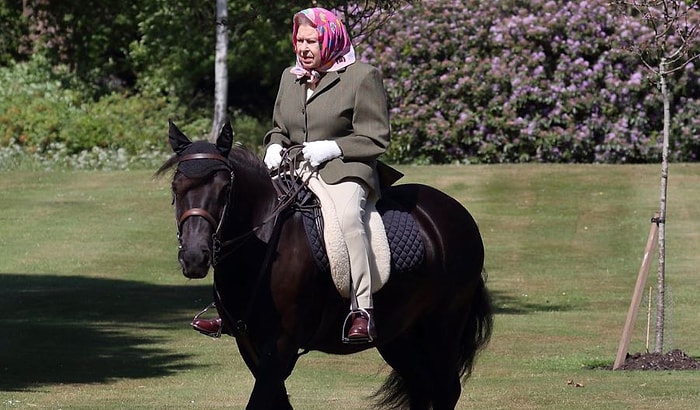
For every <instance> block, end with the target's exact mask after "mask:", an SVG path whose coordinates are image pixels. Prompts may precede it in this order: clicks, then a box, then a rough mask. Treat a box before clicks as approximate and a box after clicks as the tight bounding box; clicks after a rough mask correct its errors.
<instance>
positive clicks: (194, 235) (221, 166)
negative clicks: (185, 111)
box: [158, 122, 233, 279]
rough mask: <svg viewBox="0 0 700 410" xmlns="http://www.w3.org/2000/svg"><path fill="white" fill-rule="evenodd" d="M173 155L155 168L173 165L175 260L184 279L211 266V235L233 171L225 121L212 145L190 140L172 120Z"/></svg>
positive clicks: (202, 273)
mask: <svg viewBox="0 0 700 410" xmlns="http://www.w3.org/2000/svg"><path fill="white" fill-rule="evenodd" d="M168 138H169V141H170V146H171V147H172V148H173V151H175V156H173V157H172V158H171V159H170V160H168V161H167V162H166V163H165V164H164V165H163V166H162V167H161V168H160V170H159V171H158V172H159V173H162V172H164V171H165V170H166V169H168V168H171V167H175V166H176V171H175V174H174V176H173V181H172V191H173V205H174V206H175V220H176V222H177V230H178V242H179V251H178V260H179V262H180V266H182V273H183V275H185V276H186V277H188V278H192V279H196V278H203V277H205V276H206V275H207V272H208V271H209V267H210V266H211V265H212V258H213V255H214V249H213V247H214V244H213V237H214V235H215V233H216V232H217V230H218V228H219V226H220V224H221V220H222V218H223V217H224V213H225V212H226V206H227V204H228V197H229V190H230V189H231V184H232V180H233V170H232V168H231V164H230V162H229V160H228V154H229V152H230V150H231V144H232V141H233V132H232V130H231V125H230V124H229V123H226V125H224V127H223V128H222V130H221V133H220V134H219V137H218V139H217V141H216V144H212V143H210V142H207V141H195V142H192V141H190V139H189V138H187V136H186V135H185V134H183V133H182V132H181V131H180V130H179V129H178V128H177V127H176V126H175V124H173V123H172V122H170V129H169V133H168Z"/></svg>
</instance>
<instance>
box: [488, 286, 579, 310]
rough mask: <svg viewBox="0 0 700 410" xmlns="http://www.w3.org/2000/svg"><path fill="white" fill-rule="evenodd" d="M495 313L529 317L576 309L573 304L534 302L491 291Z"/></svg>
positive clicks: (546, 301)
mask: <svg viewBox="0 0 700 410" xmlns="http://www.w3.org/2000/svg"><path fill="white" fill-rule="evenodd" d="M491 300H492V301H493V311H494V313H496V314H500V315H527V314H530V313H536V312H566V311H569V310H573V309H575V308H576V306H575V305H573V304H571V303H565V304H562V303H554V302H550V301H548V300H545V301H544V302H539V303H538V302H534V301H532V300H528V299H526V298H523V297H518V296H513V295H510V294H507V293H505V292H499V291H491Z"/></svg>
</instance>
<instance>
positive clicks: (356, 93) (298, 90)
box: [264, 61, 390, 196]
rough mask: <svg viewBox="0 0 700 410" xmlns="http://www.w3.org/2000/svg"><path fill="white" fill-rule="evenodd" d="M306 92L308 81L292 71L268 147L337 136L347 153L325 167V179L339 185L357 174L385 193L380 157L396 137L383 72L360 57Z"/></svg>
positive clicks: (279, 99)
mask: <svg viewBox="0 0 700 410" xmlns="http://www.w3.org/2000/svg"><path fill="white" fill-rule="evenodd" d="M306 91H307V87H306V84H305V83H303V82H300V81H299V80H297V78H296V76H295V75H294V74H291V73H290V72H289V68H288V69H286V70H285V71H284V73H283V74H282V79H281V80H280V87H279V91H278V93H277V100H276V101H275V106H274V111H273V116H272V122H273V128H272V129H271V130H270V131H269V132H268V133H267V134H266V135H265V139H264V143H265V148H266V149H267V147H268V146H269V145H270V144H280V145H282V146H283V147H285V148H288V147H290V146H292V145H300V144H302V143H303V142H305V141H320V140H334V141H335V142H336V143H337V144H338V146H339V147H340V150H341V151H342V152H343V154H342V156H341V157H340V158H335V159H333V160H330V161H328V162H326V163H325V164H322V165H321V166H320V168H319V172H320V175H321V177H322V178H323V180H324V181H326V183H328V184H334V183H338V182H340V181H342V180H344V179H348V178H357V179H360V180H361V181H364V183H365V184H366V185H367V187H369V188H370V189H371V190H373V191H374V193H375V194H376V195H377V196H379V180H378V175H377V157H379V156H380V155H381V154H382V153H384V151H386V149H387V147H388V146H389V140H390V127H389V110H388V107H387V100H386V92H385V91H384V85H383V83H382V76H381V74H380V73H379V70H377V69H376V68H375V67H373V66H371V65H368V64H365V63H361V62H359V61H358V62H355V63H353V64H351V65H349V66H347V67H345V68H344V69H341V70H339V71H336V72H328V73H326V74H325V75H324V76H323V78H321V80H320V81H319V83H318V85H317V86H316V90H315V91H314V93H313V94H312V95H311V97H310V98H309V99H308V100H307V99H306Z"/></svg>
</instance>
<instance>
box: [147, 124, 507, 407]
mask: <svg viewBox="0 0 700 410" xmlns="http://www.w3.org/2000/svg"><path fill="white" fill-rule="evenodd" d="M232 138H233V136H232V131H231V127H230V125H229V124H226V125H225V126H224V128H223V129H222V131H221V133H220V135H219V136H218V139H217V142H216V144H212V143H208V142H205V141H197V142H191V141H190V140H189V139H188V138H187V137H186V136H185V135H184V134H183V133H182V132H181V131H180V130H178V129H177V127H175V125H174V124H172V122H171V123H170V130H169V140H170V144H171V146H172V148H173V150H174V151H175V153H176V155H175V156H173V157H172V158H170V159H169V160H168V161H167V162H166V163H164V164H163V166H162V167H161V168H160V169H159V171H158V173H159V174H161V173H163V172H165V171H166V170H168V169H170V168H173V167H176V171H175V173H174V176H173V180H172V191H173V203H174V206H175V216H176V220H177V223H178V231H179V232H178V237H179V243H180V247H179V253H178V258H179V261H180V264H181V266H182V270H183V274H184V275H185V276H186V277H188V278H203V277H205V276H206V274H207V272H208V270H209V268H210V266H212V265H213V266H214V299H215V301H216V303H217V305H216V306H217V310H218V313H219V315H220V316H221V317H222V319H223V323H224V327H225V329H228V333H229V334H231V335H232V336H234V337H235V338H236V342H237V344H238V347H239V351H240V353H241V356H242V357H243V359H244V361H245V363H246V364H247V366H248V368H249V369H250V371H251V372H252V374H253V376H254V377H255V385H254V388H253V391H252V393H251V396H250V399H249V402H248V408H251V409H290V408H291V407H292V406H291V404H290V402H289V399H288V397H287V391H286V388H285V380H286V378H287V377H288V376H289V375H290V374H291V372H292V370H293V368H294V366H295V364H296V361H297V359H298V358H299V356H301V354H303V353H304V352H306V351H308V350H318V351H322V352H326V353H330V354H349V353H354V352H358V351H361V350H364V349H368V348H371V347H375V348H376V349H377V350H378V351H379V353H380V354H381V356H382V357H383V358H384V360H385V361H386V362H387V363H388V364H389V365H390V366H391V367H392V369H393V371H392V372H391V374H390V376H389V377H388V379H387V380H386V381H385V383H384V385H383V386H382V388H381V389H380V390H379V391H378V392H377V393H376V395H375V398H374V401H375V404H376V405H377V406H378V407H389V408H411V409H428V408H431V407H432V408H433V409H453V408H454V407H455V406H456V404H457V402H458V399H459V396H460V393H461V387H462V385H461V382H462V380H466V378H468V377H469V376H470V374H471V371H472V368H473V366H474V361H475V358H476V355H477V353H478V352H479V351H480V350H481V349H482V348H483V347H485V345H486V344H487V343H488V341H489V338H490V336H491V331H492V320H493V317H492V308H491V301H490V297H489V293H488V291H487V289H486V287H485V283H484V277H483V275H482V269H483V262H484V248H483V243H482V239H481V236H480V233H479V229H478V227H477V224H476V223H475V221H474V219H473V218H472V216H471V215H470V214H469V212H468V211H467V210H466V209H464V207H463V206H462V205H461V204H459V203H458V202H457V201H456V200H454V199H452V198H451V197H449V196H447V195H446V194H444V193H442V192H440V191H438V190H435V189H433V188H430V187H428V186H425V185H418V184H406V185H397V186H392V187H389V188H386V189H384V190H383V191H382V200H381V201H380V204H381V203H388V204H395V205H399V206H400V207H401V208H402V209H404V210H407V211H408V212H410V214H411V215H412V217H413V219H414V220H415V225H416V226H417V227H418V228H419V231H420V238H421V240H422V243H423V245H422V247H423V249H424V252H423V255H424V256H423V258H422V261H421V262H420V263H419V264H418V266H417V267H416V268H415V269H412V270H411V271H410V272H404V273H396V272H392V275H391V277H390V279H389V281H388V282H387V283H386V284H385V285H384V286H383V287H382V288H381V289H380V290H379V291H378V292H376V293H375V295H374V312H375V316H376V317H375V323H376V330H377V339H375V341H374V342H373V343H371V344H361V345H357V344H345V343H342V342H341V335H342V326H343V323H344V320H345V317H346V315H347V312H348V308H349V305H350V302H349V300H348V299H345V298H343V297H341V296H340V294H339V293H338V291H337V290H336V287H335V286H334V284H333V282H332V280H331V278H330V277H329V276H328V275H327V273H323V272H322V269H320V268H319V265H318V263H317V261H316V258H315V256H314V255H313V252H312V251H313V249H312V247H311V245H310V244H309V241H308V240H307V236H306V235H307V233H306V229H305V227H304V221H303V217H302V216H301V213H300V212H286V211H285V210H283V208H284V207H281V206H280V201H281V199H280V196H279V194H278V190H276V189H275V185H274V183H273V181H272V179H271V177H270V175H269V173H268V170H267V169H266V168H265V165H264V164H263V163H262V161H261V160H260V159H259V158H258V157H257V155H255V154H253V153H251V152H250V151H249V150H246V149H244V148H239V147H234V148H232ZM378 205H379V204H378ZM391 207H392V205H389V208H391Z"/></svg>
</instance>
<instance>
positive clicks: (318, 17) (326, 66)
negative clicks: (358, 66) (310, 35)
mask: <svg viewBox="0 0 700 410" xmlns="http://www.w3.org/2000/svg"><path fill="white" fill-rule="evenodd" d="M301 16H303V17H305V18H306V19H308V20H309V21H310V22H311V23H312V24H313V26H314V28H315V29H316V31H317V32H318V44H319V47H320V49H321V65H320V67H318V68H316V69H315V70H307V69H305V68H304V67H303V66H302V65H301V61H299V55H297V60H296V65H295V66H294V67H293V68H292V69H291V70H290V71H291V73H292V74H295V75H296V76H297V78H298V79H301V78H303V77H308V78H309V80H308V81H309V82H311V83H316V82H318V80H320V79H321V75H322V73H326V72H329V71H338V70H340V69H341V68H344V67H347V66H349V65H350V64H352V63H354V62H355V48H354V47H353V46H352V42H351V41H350V36H349V35H348V32H347V30H346V29H345V25H344V24H343V22H342V21H341V20H340V19H339V18H338V16H336V15H335V14H334V13H332V12H330V11H328V10H326V9H323V8H320V7H314V8H309V9H305V10H302V11H300V12H298V13H296V14H295V15H294V29H293V30H292V44H294V49H295V51H296V42H297V31H298V30H299V20H300V19H299V17H301Z"/></svg>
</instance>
